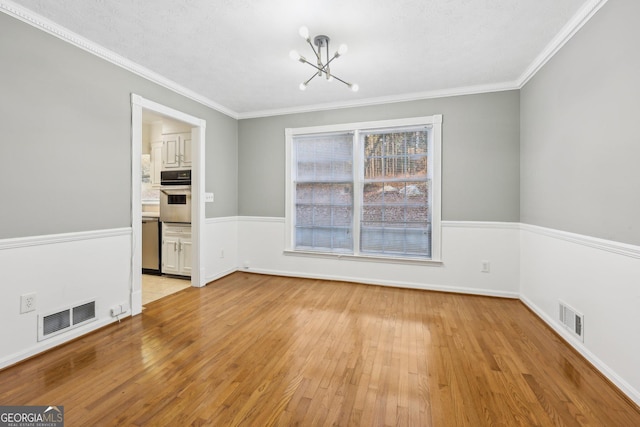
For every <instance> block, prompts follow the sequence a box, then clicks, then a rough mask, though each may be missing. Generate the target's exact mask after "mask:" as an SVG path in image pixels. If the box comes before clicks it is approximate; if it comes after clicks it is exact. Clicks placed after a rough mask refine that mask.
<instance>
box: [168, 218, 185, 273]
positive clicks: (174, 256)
mask: <svg viewBox="0 0 640 427" xmlns="http://www.w3.org/2000/svg"><path fill="white" fill-rule="evenodd" d="M162 272H163V273H165V274H176V275H179V276H191V225H190V224H173V223H166V222H163V223H162Z"/></svg>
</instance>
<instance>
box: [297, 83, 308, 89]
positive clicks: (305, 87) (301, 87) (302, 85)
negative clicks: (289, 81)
mask: <svg viewBox="0 0 640 427" xmlns="http://www.w3.org/2000/svg"><path fill="white" fill-rule="evenodd" d="M298 87H299V88H300V90H307V85H306V84H304V83H300V86H298Z"/></svg>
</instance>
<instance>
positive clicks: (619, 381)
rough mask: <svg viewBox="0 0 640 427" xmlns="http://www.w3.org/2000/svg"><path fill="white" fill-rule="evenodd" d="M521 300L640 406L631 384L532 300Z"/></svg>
mask: <svg viewBox="0 0 640 427" xmlns="http://www.w3.org/2000/svg"><path fill="white" fill-rule="evenodd" d="M520 300H521V301H522V302H523V303H524V304H525V305H526V306H527V307H529V308H530V309H531V311H533V312H534V313H535V314H536V315H537V316H538V317H539V318H540V319H541V320H542V321H544V322H545V323H546V324H547V325H548V326H549V327H550V328H551V329H553V330H554V331H555V332H556V333H557V334H558V335H560V336H561V337H562V338H563V339H564V340H565V341H566V342H567V343H568V344H569V345H570V346H571V347H573V348H574V349H575V350H576V351H577V352H578V353H580V355H581V356H582V357H584V358H585V359H587V361H589V363H591V364H592V365H593V366H594V367H595V368H596V369H597V370H598V371H599V372H600V373H601V374H602V375H604V376H605V377H606V378H607V379H608V380H609V381H611V382H612V383H613V384H615V385H616V387H618V388H619V389H620V390H621V391H622V392H623V393H624V394H626V395H627V396H629V398H631V399H632V400H633V401H634V402H635V403H636V404H637V405H639V406H640V391H638V390H637V389H635V388H633V387H632V386H631V384H629V383H628V382H627V381H625V380H624V379H623V378H621V377H620V376H619V375H618V374H617V373H616V372H615V371H613V370H612V369H611V368H610V367H609V366H608V365H607V364H606V363H604V362H603V361H602V360H600V359H599V358H598V357H597V356H596V355H595V354H593V353H592V352H591V351H589V349H587V348H586V347H585V346H584V344H583V343H582V342H580V341H579V340H577V339H576V338H575V337H574V336H573V335H571V334H570V333H568V332H567V330H566V329H564V328H563V327H561V326H560V325H559V324H558V323H557V322H556V321H555V319H552V318H551V317H550V316H549V315H548V314H547V313H545V312H544V311H543V310H542V309H540V307H538V306H537V305H535V304H534V303H533V302H532V301H531V300H529V299H528V298H526V297H524V296H520Z"/></svg>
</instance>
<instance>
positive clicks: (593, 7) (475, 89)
mask: <svg viewBox="0 0 640 427" xmlns="http://www.w3.org/2000/svg"><path fill="white" fill-rule="evenodd" d="M606 3H607V0H590V1H589V2H588V3H587V4H585V5H584V6H583V7H582V8H581V9H580V10H579V11H578V12H577V13H576V14H575V15H574V16H573V18H572V19H571V20H570V21H569V22H568V23H567V24H566V25H565V26H564V27H563V28H562V30H561V31H560V32H559V33H558V34H557V35H556V36H555V37H554V39H553V40H552V41H551V42H550V43H549V44H548V45H547V46H546V47H545V49H544V50H543V51H542V52H541V53H540V54H539V55H538V56H537V57H536V59H535V60H534V61H533V62H532V63H531V64H530V65H529V67H528V68H527V69H526V70H525V71H524V72H523V73H522V74H521V75H520V76H519V78H518V79H517V80H515V81H506V82H499V83H493V84H487V85H476V86H465V87H458V88H449V89H439V90H433V91H424V92H415V93H406V94H401V95H390V96H381V97H376V98H365V99H356V100H350V101H340V102H332V103H323V104H315V105H305V106H300V107H290V108H280V109H273V110H260V111H249V112H243V113H238V112H235V111H233V110H231V109H229V108H227V107H225V106H223V105H221V104H218V103H217V102H215V101H213V100H211V99H209V98H206V97H204V96H202V95H200V94H198V93H196V92H194V91H192V90H190V89H187V88H185V87H184V86H181V85H179V84H178V83H176V82H174V81H172V80H169V79H167V78H166V77H163V76H161V75H160V74H158V73H156V72H154V71H152V70H149V69H148V68H145V67H143V66H141V65H139V64H137V63H135V62H133V61H131V60H129V59H127V58H125V57H123V56H120V55H118V54H116V53H114V52H112V51H110V50H108V49H106V48H104V47H102V46H100V45H99V44H97V43H95V42H92V41H91V40H88V39H86V38H84V37H82V36H80V35H78V34H76V33H74V32H72V31H70V30H68V29H66V28H64V27H63V26H61V25H59V24H57V23H55V22H53V21H51V20H49V19H47V18H44V17H43V16H40V15H38V14H36V13H34V12H32V11H31V10H29V9H26V8H24V7H22V6H20V5H17V4H16V3H14V2H12V1H10V0H0V12H4V13H6V14H7V15H10V16H13V17H14V18H16V19H19V20H20V21H22V22H25V23H27V24H29V25H31V26H33V27H35V28H38V29H40V30H42V31H44V32H46V33H48V34H51V35H53V36H55V37H58V38H59V39H61V40H63V41H65V42H67V43H70V44H72V45H74V46H76V47H78V48H80V49H82V50H85V51H87V52H89V53H91V54H93V55H95V56H97V57H99V58H102V59H104V60H106V61H108V62H110V63H112V64H114V65H116V66H118V67H121V68H123V69H125V70H127V71H130V72H132V73H134V74H136V75H138V76H140V77H143V78H145V79H147V80H149V81H151V82H153V83H156V84H158V85H160V86H162V87H165V88H167V89H169V90H171V91H173V92H175V93H178V94H180V95H182V96H185V97H187V98H189V99H192V100H193V101H196V102H198V103H200V104H202V105H204V106H206V107H209V108H212V109H214V110H216V111H219V112H220V113H222V114H225V115H227V116H229V117H232V118H234V119H236V120H241V119H252V118H258V117H270V116H279V115H285V114H297V113H309V112H315V111H325V110H335V109H340V108H352V107H364V106H371V105H384V104H391V103H397V102H408V101H419V100H423V99H434V98H446V97H453V96H464V95H475V94H481V93H491V92H502V91H508V90H519V89H521V88H522V87H523V86H524V85H525V84H526V83H527V82H528V81H529V80H530V79H531V78H532V77H533V76H534V75H535V74H536V73H537V72H538V71H539V70H540V69H541V68H542V67H543V66H544V64H546V63H547V62H548V61H549V60H550V59H551V58H552V57H553V56H554V55H555V54H556V53H557V52H558V51H559V50H560V49H561V48H562V46H564V45H565V43H567V42H568V41H569V40H570V39H571V38H572V37H573V36H574V35H575V34H576V33H577V32H578V30H579V29H580V28H582V27H583V26H584V25H585V24H586V23H587V22H588V21H589V20H590V19H591V18H592V17H593V15H595V13H596V12H597V11H598V10H600V8H601V7H602V6H604V5H605V4H606Z"/></svg>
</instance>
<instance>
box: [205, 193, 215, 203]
mask: <svg viewBox="0 0 640 427" xmlns="http://www.w3.org/2000/svg"><path fill="white" fill-rule="evenodd" d="M204 201H205V202H206V203H211V202H213V193H204Z"/></svg>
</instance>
